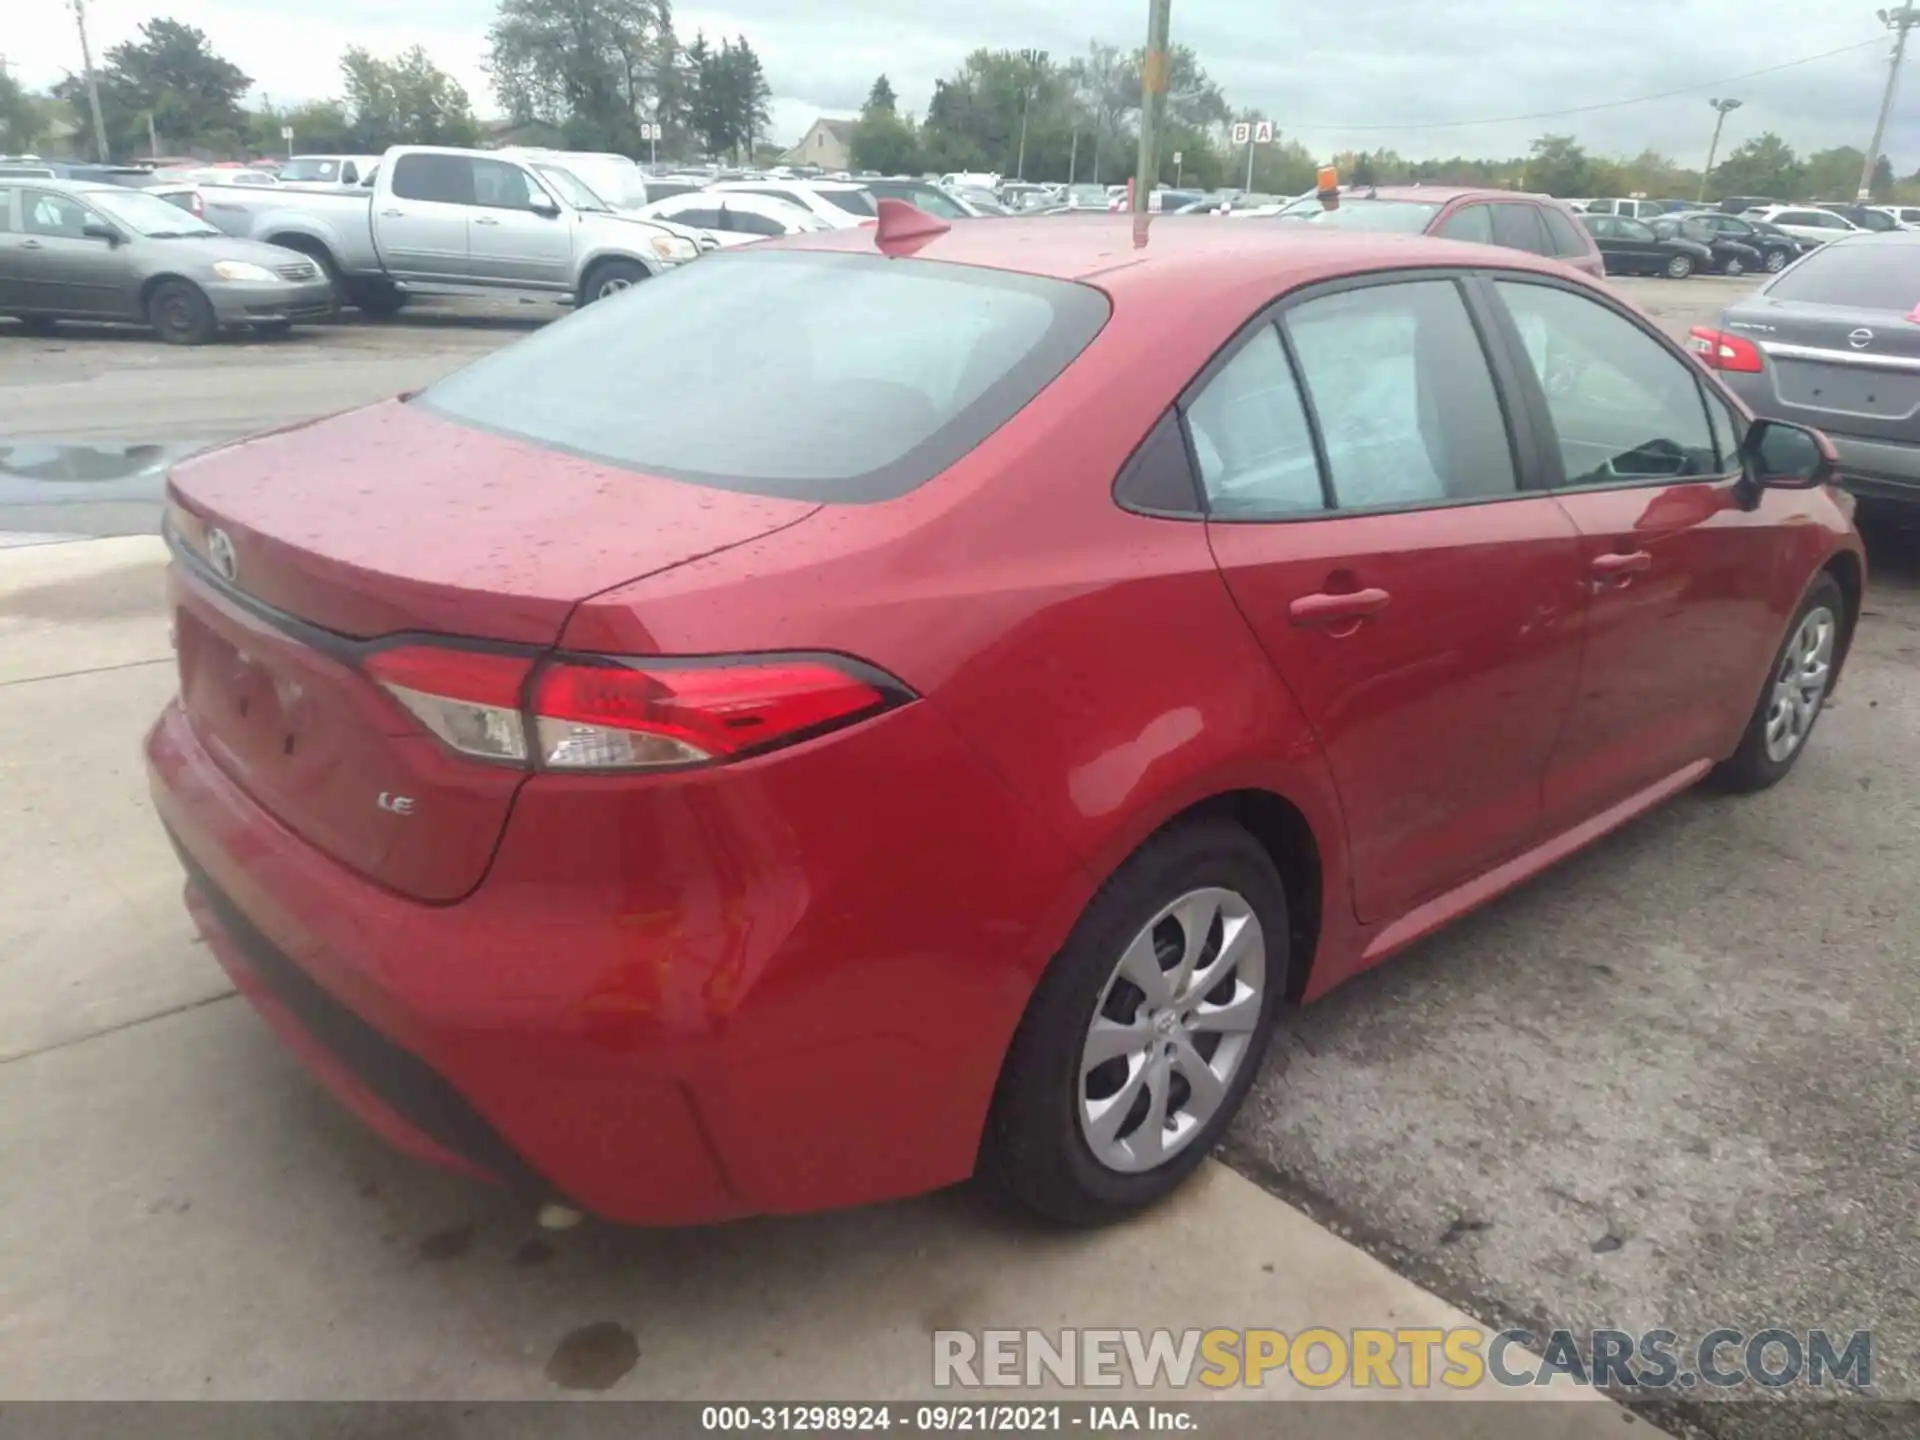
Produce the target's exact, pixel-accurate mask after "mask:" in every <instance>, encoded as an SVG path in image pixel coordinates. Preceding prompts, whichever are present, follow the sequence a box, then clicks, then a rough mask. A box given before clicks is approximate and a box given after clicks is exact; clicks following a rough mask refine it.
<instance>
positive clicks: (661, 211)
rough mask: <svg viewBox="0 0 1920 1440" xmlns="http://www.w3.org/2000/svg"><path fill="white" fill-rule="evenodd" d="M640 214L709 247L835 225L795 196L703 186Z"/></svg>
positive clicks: (643, 210)
mask: <svg viewBox="0 0 1920 1440" xmlns="http://www.w3.org/2000/svg"><path fill="white" fill-rule="evenodd" d="M634 213H635V214H636V215H637V216H638V217H639V218H641V219H643V220H652V221H654V222H656V223H658V224H670V225H672V226H674V227H675V228H676V229H679V230H681V231H684V232H685V233H687V234H690V235H693V236H695V237H696V238H697V239H698V241H699V244H700V247H701V248H702V249H703V250H705V249H712V248H716V247H717V248H721V249H725V248H727V247H729V246H734V245H751V244H752V243H753V242H754V241H756V240H765V239H767V238H769V237H770V236H774V235H804V234H806V233H807V232H808V231H812V230H830V229H832V228H834V227H832V226H830V225H829V224H828V223H827V222H826V221H825V220H822V219H821V218H820V217H819V216H817V215H815V214H814V213H813V212H812V211H811V210H803V209H801V208H800V207H799V206H798V205H796V204H794V203H793V202H792V201H791V200H781V199H777V198H775V197H774V196H771V195H755V194H750V193H747V192H745V191H739V192H729V193H726V194H720V193H718V192H716V191H712V190H698V191H695V192H694V193H693V194H691V195H670V196H668V197H667V198H666V199H665V200H656V201H654V202H653V203H652V204H651V205H648V206H645V207H643V208H642V209H640V210H638V211H636V212H634Z"/></svg>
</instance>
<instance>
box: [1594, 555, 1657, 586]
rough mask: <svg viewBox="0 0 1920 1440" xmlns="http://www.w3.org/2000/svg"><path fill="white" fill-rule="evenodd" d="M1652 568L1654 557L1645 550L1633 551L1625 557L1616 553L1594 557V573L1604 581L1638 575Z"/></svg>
mask: <svg viewBox="0 0 1920 1440" xmlns="http://www.w3.org/2000/svg"><path fill="white" fill-rule="evenodd" d="M1652 566H1653V556H1651V555H1649V554H1648V553H1647V552H1646V551H1644V550H1633V551H1629V552H1628V553H1627V554H1624V555H1622V554H1620V553H1619V552H1617V551H1616V552H1614V553H1612V554H1608V555H1596V556H1594V557H1593V573H1594V574H1596V575H1598V576H1599V577H1600V578H1601V579H1603V580H1611V579H1614V578H1615V577H1616V576H1624V575H1638V574H1639V573H1640V572H1641V571H1643V570H1647V569H1651V568H1652Z"/></svg>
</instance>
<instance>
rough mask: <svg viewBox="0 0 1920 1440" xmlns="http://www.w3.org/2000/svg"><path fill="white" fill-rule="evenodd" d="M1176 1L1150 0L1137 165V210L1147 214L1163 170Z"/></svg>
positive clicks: (1135, 208)
mask: <svg viewBox="0 0 1920 1440" xmlns="http://www.w3.org/2000/svg"><path fill="white" fill-rule="evenodd" d="M1172 26H1173V0H1147V56H1146V63H1145V64H1143V65H1142V66H1141V67H1140V163H1139V165H1138V166H1137V167H1136V168H1135V171H1134V174H1135V177H1136V178H1135V179H1134V182H1133V210H1134V213H1135V214H1137V215H1143V214H1145V213H1146V210H1147V198H1148V196H1149V195H1150V194H1151V193H1152V190H1153V181H1154V177H1155V176H1157V175H1158V174H1159V173H1160V120H1161V116H1162V114H1163V112H1164V111H1165V109H1166V104H1167V32H1168V31H1169V30H1170V29H1171V28H1172Z"/></svg>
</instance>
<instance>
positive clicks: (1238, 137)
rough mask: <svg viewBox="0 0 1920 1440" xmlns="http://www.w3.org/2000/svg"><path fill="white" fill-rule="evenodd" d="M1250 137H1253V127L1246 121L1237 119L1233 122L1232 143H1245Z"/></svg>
mask: <svg viewBox="0 0 1920 1440" xmlns="http://www.w3.org/2000/svg"><path fill="white" fill-rule="evenodd" d="M1252 138H1253V127H1252V126H1251V125H1249V124H1248V123H1247V122H1246V121H1244V120H1241V121H1237V122H1236V123H1235V124H1234V127H1233V143H1234V144H1236V145H1245V144H1246V143H1247V142H1248V141H1249V140H1251V139H1252Z"/></svg>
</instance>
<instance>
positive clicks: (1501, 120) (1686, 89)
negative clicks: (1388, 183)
mask: <svg viewBox="0 0 1920 1440" xmlns="http://www.w3.org/2000/svg"><path fill="white" fill-rule="evenodd" d="M1882 43H1884V42H1883V41H1882V40H1881V38H1880V37H1879V36H1875V37H1874V38H1873V39H1871V40H1861V41H1858V42H1857V43H1855V44H1852V45H1842V46H1841V47H1840V48H1839V49H1837V50H1823V51H1821V52H1820V53H1819V54H1818V55H1803V56H1801V57H1800V58H1799V59H1798V60H1786V61H1783V62H1782V63H1780V64H1778V65H1769V66H1767V67H1766V68H1765V69H1761V70H1749V71H1747V72H1746V73H1745V74H1744V75H1725V76H1722V77H1721V78H1720V79H1718V80H1702V81H1701V82H1700V83H1699V84H1698V85H1683V86H1682V87H1681V88H1680V89H1678V90H1662V91H1661V92H1660V93H1659V94H1657V95H1636V96H1634V97H1633V98H1632V99H1631V100H1605V101H1602V102H1601V103H1600V104H1598V105H1575V106H1572V107H1571V108H1569V109H1566V110H1538V111H1535V112H1534V113H1533V114H1531V115H1501V116H1497V117H1495V118H1493V119H1489V120H1431V121H1426V122H1424V123H1422V124H1418V125H1294V124H1291V123H1289V124H1287V125H1286V126H1285V128H1286V129H1288V130H1463V129H1466V128H1468V127H1469V126H1473V125H1513V124H1517V123H1518V122H1520V121H1522V120H1558V119H1559V118H1561V117H1562V116H1564V115H1590V114H1592V113H1593V112H1594V111H1596V110H1618V109H1621V108H1622V107H1623V106H1627V105H1645V104H1648V103H1649V102H1651V101H1654V100H1671V99H1673V98H1675V97H1676V96H1680V95H1697V94H1699V93H1700V92H1701V91H1702V90H1712V89H1716V88H1718V87H1719V86H1722V85H1732V84H1735V83H1737V82H1739V81H1741V80H1753V79H1757V78H1758V77H1759V76H1762V75H1773V74H1777V73H1778V72H1780V71H1782V70H1791V69H1793V68H1794V67H1795V66H1796V65H1811V64H1813V63H1814V61H1816V60H1831V59H1832V58H1833V57H1834V56H1836V55H1846V54H1849V53H1851V52H1852V51H1855V50H1865V49H1866V48H1867V47H1868V46H1870V45H1879V44H1882Z"/></svg>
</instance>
